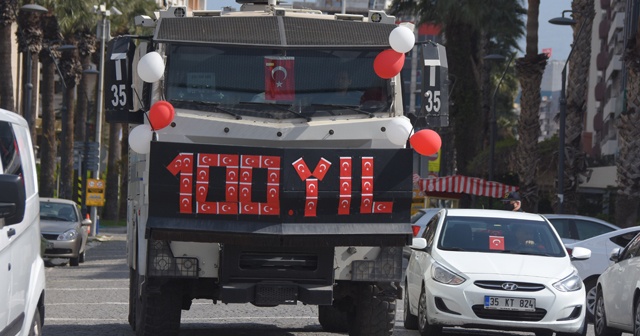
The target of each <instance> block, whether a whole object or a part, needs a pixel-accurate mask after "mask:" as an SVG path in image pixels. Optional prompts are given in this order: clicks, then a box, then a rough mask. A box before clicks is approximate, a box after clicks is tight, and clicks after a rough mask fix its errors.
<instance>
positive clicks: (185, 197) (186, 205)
mask: <svg viewBox="0 0 640 336" xmlns="http://www.w3.org/2000/svg"><path fill="white" fill-rule="evenodd" d="M191 197H192V196H191V193H188V194H180V213H191V202H192V198H191Z"/></svg>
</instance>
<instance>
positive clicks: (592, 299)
mask: <svg viewBox="0 0 640 336" xmlns="http://www.w3.org/2000/svg"><path fill="white" fill-rule="evenodd" d="M597 280H598V278H593V279H589V281H587V282H585V283H584V287H585V288H584V290H585V292H586V293H587V316H586V317H587V321H588V322H593V314H594V311H595V307H596V289H597V288H596V283H597Z"/></svg>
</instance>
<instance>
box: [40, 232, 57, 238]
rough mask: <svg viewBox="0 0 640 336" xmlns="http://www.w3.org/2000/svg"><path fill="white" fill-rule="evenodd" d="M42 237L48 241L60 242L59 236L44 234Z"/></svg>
mask: <svg viewBox="0 0 640 336" xmlns="http://www.w3.org/2000/svg"><path fill="white" fill-rule="evenodd" d="M42 236H43V237H44V239H46V240H58V236H59V234H51V233H43V234H42Z"/></svg>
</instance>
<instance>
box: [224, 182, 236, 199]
mask: <svg viewBox="0 0 640 336" xmlns="http://www.w3.org/2000/svg"><path fill="white" fill-rule="evenodd" d="M226 189H227V190H226V198H225V200H226V201H227V202H237V201H238V184H237V183H235V182H227V183H226Z"/></svg>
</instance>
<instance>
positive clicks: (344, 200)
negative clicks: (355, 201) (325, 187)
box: [338, 196, 351, 215]
mask: <svg viewBox="0 0 640 336" xmlns="http://www.w3.org/2000/svg"><path fill="white" fill-rule="evenodd" d="M338 204H340V206H339V207H338V215H348V214H349V212H350V210H351V196H340V200H339V203H338Z"/></svg>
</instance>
